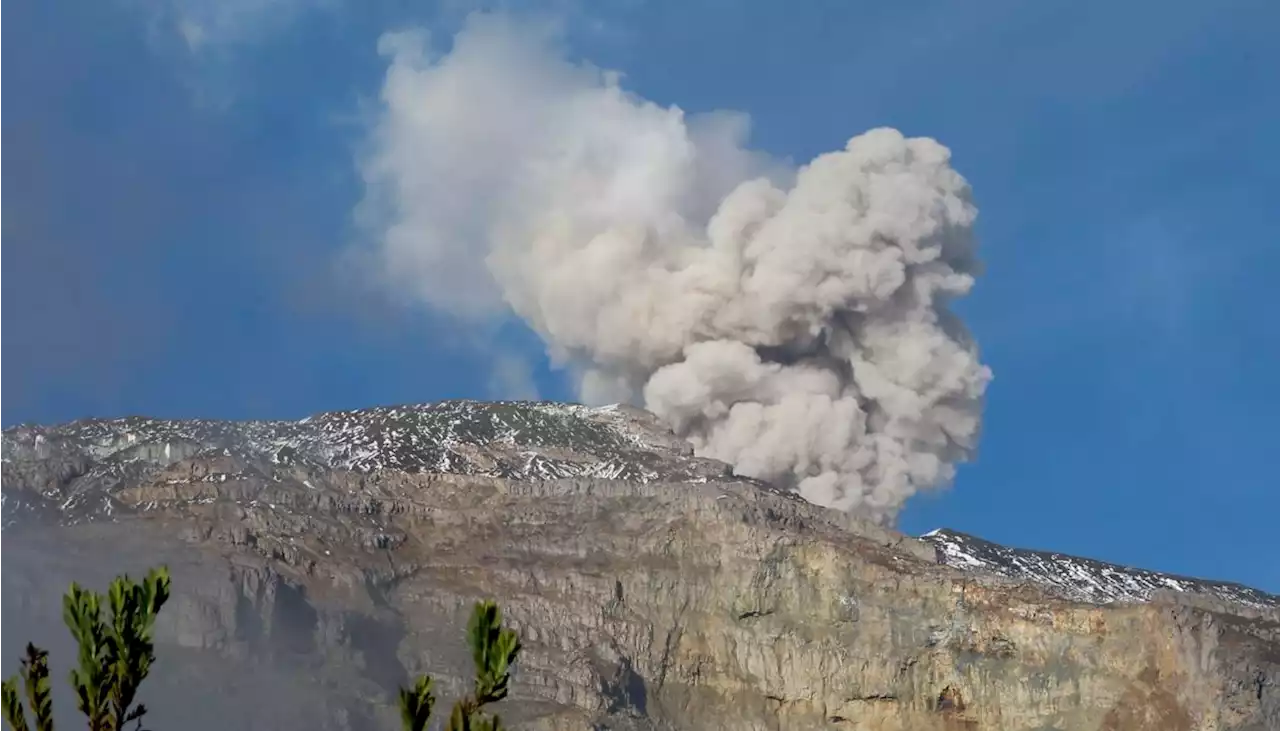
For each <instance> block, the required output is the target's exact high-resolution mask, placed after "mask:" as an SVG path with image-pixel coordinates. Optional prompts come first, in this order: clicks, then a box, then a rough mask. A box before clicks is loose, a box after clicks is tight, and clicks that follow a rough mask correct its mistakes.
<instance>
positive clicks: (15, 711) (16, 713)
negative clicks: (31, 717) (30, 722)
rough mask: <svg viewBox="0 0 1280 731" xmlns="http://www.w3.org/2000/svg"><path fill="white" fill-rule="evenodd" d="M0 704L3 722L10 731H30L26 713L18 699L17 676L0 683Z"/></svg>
mask: <svg viewBox="0 0 1280 731" xmlns="http://www.w3.org/2000/svg"><path fill="white" fill-rule="evenodd" d="M0 702H2V704H3V706H4V720H5V723H7V724H9V728H10V729H11V731H30V727H29V726H27V713H26V711H25V710H24V709H23V707H22V700H21V699H20V698H19V697H18V676H17V675H15V676H13V677H12V678H10V679H8V680H6V681H3V682H0Z"/></svg>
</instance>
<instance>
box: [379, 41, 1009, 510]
mask: <svg viewBox="0 0 1280 731" xmlns="http://www.w3.org/2000/svg"><path fill="white" fill-rule="evenodd" d="M554 41H555V38H554V37H553V36H552V35H551V34H550V33H548V32H545V31H544V30H542V29H538V28H530V27H527V26H520V25H516V24H515V23H513V22H512V21H510V20H508V19H505V18H503V17H500V16H473V17H472V18H471V19H470V20H469V21H468V22H467V23H466V25H465V27H464V28H463V30H462V31H461V32H460V33H459V34H458V35H457V37H456V38H455V40H454V44H453V47H452V48H451V50H450V51H449V52H448V53H447V54H444V55H432V54H430V53H429V52H428V49H427V48H426V45H425V40H424V38H423V37H422V36H420V35H413V34H398V35H388V36H386V37H384V39H383V42H382V46H381V47H382V51H383V52H384V53H385V54H386V55H387V56H388V57H389V58H390V68H389V70H388V72H387V76H386V81H385V85H384V87H383V89H382V97H381V100H382V103H383V105H384V108H383V110H382V113H381V117H380V119H379V121H378V123H377V125H376V128H375V129H374V130H373V132H372V136H371V138H370V140H369V145H368V148H367V150H366V154H365V155H364V157H363V160H362V163H363V174H364V177H365V181H366V184H367V193H368V195H367V199H366V201H365V202H364V206H365V207H364V209H363V213H364V215H365V217H366V218H365V220H366V221H367V222H369V223H370V224H371V225H372V226H373V229H374V230H373V233H374V234H375V236H374V237H373V238H374V241H375V245H374V247H373V248H372V250H371V251H370V252H366V253H371V254H372V258H373V260H374V261H376V262H377V263H378V264H379V266H380V268H381V271H382V272H383V273H384V274H385V278H386V281H387V282H389V283H390V284H391V285H393V286H394V287H396V288H397V290H399V291H401V292H404V293H409V294H411V295H412V296H414V297H416V298H417V299H418V300H420V301H421V302H422V303H423V304H425V305H428V306H431V307H434V308H440V309H444V310H447V311H449V312H451V313H454V314H455V315H457V316H459V317H462V318H479V319H483V318H486V317H492V316H498V315H501V314H503V313H504V312H505V311H506V310H507V309H510V310H512V311H514V312H515V313H516V314H518V315H519V316H520V317H522V318H524V320H525V321H526V322H527V323H528V324H529V325H530V327H532V328H533V329H534V330H535V331H536V332H538V333H539V334H540V335H541V336H542V338H543V339H544V341H545V342H546V344H547V347H548V351H549V352H550V353H551V355H552V357H553V358H554V359H556V360H557V361H559V362H561V363H563V364H566V365H572V366H573V367H574V368H576V369H578V372H580V373H581V374H582V377H581V379H580V391H581V396H582V398H583V399H584V400H587V401H595V402H601V401H616V400H635V399H642V401H643V404H644V405H645V406H646V407H647V408H649V409H650V410H652V411H654V412H655V413H657V414H658V415H659V416H661V417H663V418H664V419H666V420H667V421H668V422H669V423H670V424H671V425H672V427H673V428H674V429H676V430H677V431H678V432H679V433H681V434H683V435H685V436H686V437H687V438H689V439H690V440H691V441H692V442H693V444H694V445H695V447H696V448H697V449H698V451H699V452H700V453H701V454H704V455H707V456H711V457H716V458H720V459H723V460H725V461H727V462H730V463H732V464H733V465H734V466H735V467H736V469H737V470H738V471H739V472H740V473H742V474H747V475H751V476H755V477H760V478H764V479H768V480H772V481H776V482H780V483H783V484H788V485H791V486H793V487H794V488H795V489H796V490H798V491H799V492H800V493H801V494H802V495H803V496H804V497H806V498H807V499H809V500H811V501H813V502H816V503H820V504H823V505H828V506H832V507H835V508H839V509H844V510H853V511H857V512H859V513H861V514H864V515H867V516H869V517H871V518H874V519H878V520H882V521H891V520H892V519H893V517H894V516H895V515H896V514H897V512H898V510H899V509H900V508H901V506H902V504H903V502H904V501H905V500H906V499H907V498H909V497H910V496H911V495H912V494H913V493H915V492H917V491H918V490H921V489H928V488H935V487H939V486H943V485H946V484H948V483H949V482H950V480H951V478H952V477H953V474H954V468H955V467H954V466H955V464H956V463H957V462H959V461H961V460H963V459H965V458H966V457H967V456H968V455H970V454H971V453H972V451H973V449H974V447H975V443H976V440H977V436H978V431H979V425H980V415H981V405H982V396H983V392H984V390H985V388H986V385H987V383H988V381H989V380H990V376H991V374H990V371H989V370H988V369H987V368H986V367H985V366H984V365H982V364H981V363H980V362H979V359H978V355H977V350H976V347H975V345H974V344H973V343H972V342H971V341H970V339H969V338H968V337H967V335H966V334H965V332H964V330H963V328H962V327H961V326H960V325H959V323H958V322H957V321H956V320H955V319H954V318H953V317H951V316H950V315H949V313H948V312H947V310H946V306H947V303H948V301H949V300H951V299H953V298H955V297H958V296H962V295H964V294H966V293H967V292H968V291H969V289H970V288H971V287H972V285H973V282H974V275H975V273H976V270H977V263H976V260H975V258H974V241H973V238H972V235H971V226H972V224H973V221H974V218H975V216H976V209H975V208H974V206H973V204H972V202H971V200H970V195H969V188H968V185H967V184H966V182H965V181H964V179H963V178H962V177H961V176H960V175H959V174H958V173H956V172H955V171H954V170H953V169H952V168H951V167H950V165H949V157H950V153H949V151H948V150H947V149H946V148H945V147H943V146H942V145H940V144H938V143H937V142H935V141H933V140H930V139H923V138H906V137H904V136H903V135H902V134H900V133H899V132H897V131H895V130H892V129H876V130H872V131H869V132H866V133H865V134H861V135H859V136H856V137H854V138H853V139H851V140H850V141H849V143H848V144H847V145H846V147H845V149H843V150H840V151H837V152H832V153H829V154H825V155H822V156H820V157H818V158H817V159H815V160H813V161H812V162H810V163H809V164H808V165H806V166H804V167H801V168H799V169H794V168H792V167H790V166H788V165H785V164H783V163H781V162H780V161H777V160H773V159H771V158H769V157H768V156H766V155H762V154H760V153H756V152H752V151H750V150H748V149H746V147H745V146H744V144H745V141H746V137H747V132H748V120H747V118H746V117H745V116H744V115H740V114H728V113H715V114H708V115H686V114H685V113H683V112H682V111H681V110H680V109H678V108H675V107H663V106H659V105H657V104H654V103H651V102H649V101H646V100H644V99H641V98H639V97H637V96H635V95H634V94H630V93H628V92H626V91H625V90H623V88H622V87H621V85H620V78H619V76H618V75H617V74H616V73H611V72H606V71H602V70H599V69H596V68H592V67H590V66H587V65H583V64H574V63H570V62H568V61H566V60H564V58H563V56H562V55H560V54H558V53H557V50H558V49H557V48H556V46H555V43H554Z"/></svg>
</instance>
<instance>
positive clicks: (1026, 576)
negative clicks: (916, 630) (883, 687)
mask: <svg viewBox="0 0 1280 731" xmlns="http://www.w3.org/2000/svg"><path fill="white" fill-rule="evenodd" d="M920 538H921V540H925V541H928V542H930V543H932V544H933V545H934V547H935V548H936V549H937V551H938V560H939V561H940V562H941V563H944V564H946V565H948V566H951V567H954V568H958V569H964V570H968V571H979V572H986V573H993V574H997V575H1000V576H1005V577H1008V578H1010V579H1016V580H1020V581H1030V582H1033V583H1036V584H1039V585H1041V586H1044V587H1047V588H1049V589H1051V590H1053V591H1054V592H1055V593H1057V594H1060V595H1061V596H1063V597H1064V598H1066V599H1071V600H1074V601H1081V602H1088V603H1091V604H1108V603H1111V602H1147V601H1151V599H1152V598H1154V597H1155V595H1156V594H1158V593H1161V592H1174V593H1179V594H1188V595H1196V596H1199V597H1204V598H1207V599H1212V600H1216V601H1221V602H1228V603H1231V604H1235V605H1240V606H1245V607H1251V608H1254V609H1259V610H1263V611H1280V596H1276V595H1274V594H1268V593H1266V592H1264V591H1259V590H1258V589H1253V588H1250V587H1247V586H1242V585H1240V584H1232V583H1228V582H1222V581H1210V580H1206V579H1192V578H1187V577H1185V576H1174V575H1172V574H1163V573H1160V572H1157V571H1147V570H1145V569H1136V568H1130V567H1127V566H1119V565H1116V564H1110V563H1105V562H1103V561H1095V560H1093V559H1088V558H1080V557H1077V556H1068V555H1066V554H1061V553H1050V552H1048V551H1034V550H1028V549H1022V548H1010V547H1008V546H1002V545H1000V544H998V543H992V542H990V541H984V540H982V539H981V538H977V537H975V536H971V535H968V534H965V533H960V532H958V531H952V530H946V529H942V530H935V531H932V532H929V533H926V534H925V535H923V536H920Z"/></svg>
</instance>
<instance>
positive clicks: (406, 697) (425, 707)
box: [400, 675, 436, 731]
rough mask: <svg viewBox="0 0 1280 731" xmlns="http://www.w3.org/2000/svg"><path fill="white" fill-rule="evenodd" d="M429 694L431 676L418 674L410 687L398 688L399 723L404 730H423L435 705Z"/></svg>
mask: <svg viewBox="0 0 1280 731" xmlns="http://www.w3.org/2000/svg"><path fill="white" fill-rule="evenodd" d="M435 702H436V699H435V696H433V695H432V694H431V676H429V675H422V676H420V677H419V678H418V679H417V680H416V681H415V682H414V684H413V686H412V687H410V688H401V689H400V723H401V724H402V725H403V726H404V731H423V729H425V728H426V727H427V722H428V721H430V720H431V711H432V709H433V708H434V707H435Z"/></svg>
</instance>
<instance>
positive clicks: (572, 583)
mask: <svg viewBox="0 0 1280 731" xmlns="http://www.w3.org/2000/svg"><path fill="white" fill-rule="evenodd" d="M2 477H3V482H2V484H3V520H4V532H3V541H4V552H3V560H4V567H3V572H2V574H0V576H2V577H3V583H4V594H3V596H4V603H3V606H4V615H5V616H4V630H5V632H4V635H3V637H4V653H5V661H6V662H5V670H6V672H12V671H13V669H14V665H15V664H16V663H15V661H16V657H17V655H18V653H19V651H20V648H21V646H22V643H23V642H25V641H26V640H27V639H28V638H30V639H35V640H37V641H38V642H40V643H42V644H44V645H45V646H47V647H49V648H50V649H51V650H52V651H53V663H54V666H55V667H54V670H55V678H61V677H63V676H64V675H65V671H64V669H65V667H66V666H67V664H68V661H69V658H70V657H73V652H72V650H71V649H70V648H69V647H68V645H67V640H66V639H65V637H64V636H65V635H66V632H65V630H63V629H62V628H61V627H60V626H59V619H60V615H61V606H60V596H61V592H62V591H63V589H64V588H65V586H66V584H67V582H68V581H71V580H77V581H80V582H82V583H89V584H90V585H94V586H96V587H97V588H101V587H102V586H103V585H104V583H105V581H106V580H107V579H108V578H109V577H110V576H112V575H114V574H115V573H118V572H120V571H131V572H138V571H140V570H145V568H146V567H148V566H151V565H155V564H157V563H165V564H167V565H169V566H170V568H171V570H172V572H173V574H174V584H175V595H174V598H173V599H172V600H171V602H170V604H169V605H168V606H167V607H166V608H165V610H164V611H163V612H162V613H161V622H160V624H161V626H160V627H159V633H160V640H161V642H162V647H161V652H160V659H159V662H158V665H157V669H156V671H155V673H154V674H153V676H152V677H151V678H150V679H148V681H147V683H146V685H145V686H144V700H145V701H146V702H147V704H148V705H149V706H151V707H152V708H153V715H152V716H149V717H148V718H149V720H150V724H149V725H150V726H152V727H155V728H161V729H163V728H178V727H182V728H184V729H202V728H206V727H207V728H209V729H213V728H218V729H225V728H243V729H263V730H265V729H295V728H296V729H315V730H320V729H333V730H338V729H376V728H383V729H392V728H397V727H398V726H397V719H396V716H395V713H394V709H393V707H392V701H393V698H394V691H395V689H396V687H397V686H398V685H400V684H402V683H405V682H407V680H408V678H409V677H411V676H412V675H416V674H418V673H421V672H427V673H431V674H432V675H433V676H435V677H436V682H437V688H438V689H439V694H440V695H441V696H442V700H443V701H444V702H448V700H449V697H450V695H451V694H454V693H460V692H462V690H463V688H464V684H465V683H466V682H467V677H468V672H469V656H468V653H467V652H466V649H465V647H464V645H463V627H464V624H465V618H466V615H467V612H468V611H469V609H470V606H471V604H472V603H473V602H474V601H475V600H477V599H481V598H493V599H496V600H498V601H499V603H500V604H501V606H502V607H503V608H504V610H505V612H506V615H507V617H508V619H509V621H510V623H511V625H513V626H514V627H515V628H516V629H517V630H518V631H519V632H520V634H521V637H522V638H523V640H524V645H525V649H524V651H523V653H522V655H521V659H520V662H519V667H518V670H517V674H516V684H515V687H514V689H513V692H512V696H511V698H510V699H509V700H508V701H505V702H504V703H503V704H501V707H500V709H499V710H500V712H501V713H502V715H503V718H504V720H505V721H507V722H508V724H509V725H511V726H512V727H514V728H529V729H583V730H586V729H637V730H639V729H681V730H684V729H688V730H694V729H699V730H701V729H733V730H735V731H738V730H741V731H752V730H755V729H760V730H764V729H801V730H803V729H863V730H865V731H930V730H934V729H937V730H942V729H947V730H960V729H963V730H965V731H1095V730H1097V731H1193V730H1194V731H1228V730H1231V731H1264V730H1275V729H1280V597H1276V596H1273V595H1269V594H1266V593H1264V592H1261V591H1257V590H1254V589H1249V588H1247V587H1242V586H1238V585H1234V584H1225V583H1220V582H1211V581H1202V580H1196V579H1189V578H1185V577H1175V576H1168V575H1163V574H1159V573H1155V572H1150V571H1140V570H1134V569H1129V568H1125V567H1120V566H1114V565H1109V564H1104V563H1100V562H1096V561H1090V560H1087V559H1080V558H1075V557H1070V556H1063V555H1059V554H1052V553H1043V552H1036V551H1025V550H1018V549H1011V548H1007V547H1003V546H999V545H996V544H993V543H989V542H986V541H983V540H981V539H979V538H976V537H973V536H968V535H965V534H962V533H957V532H953V531H945V530H941V531H935V532H933V533H930V534H928V535H926V536H923V537H921V538H912V537H909V536H905V535H902V534H899V533H897V532H895V531H892V530H889V529H885V528H881V527H879V526H876V525H873V524H869V523H865V522H862V521H859V520H858V519H856V518H855V517H852V516H849V515H846V514H842V513H838V512H834V511H830V510H827V509H824V508H820V507H817V506H814V505H811V504H808V503H806V502H804V501H802V500H800V499H798V498H797V497H795V496H793V495H791V494H789V493H787V492H785V491H781V490H778V489H775V488H773V487H771V486H770V485H767V484H764V483H761V482H759V481H755V480H751V479H747V478H743V477H738V476H735V475H734V474H733V472H732V470H731V469H729V468H728V467H727V466H726V465H724V464H722V463H718V462H715V461H712V460H707V459H700V458H697V457H695V456H694V455H693V454H692V452H691V450H690V448H689V447H688V445H687V444H685V443H684V442H682V441H681V440H679V439H677V438H676V437H674V436H673V435H672V434H671V433H670V432H669V431H667V430H666V429H665V428H663V427H662V425H661V424H660V423H658V421H657V420H656V419H655V418H654V417H653V416H651V415H649V414H647V413H646V412H643V411H640V410H637V409H632V408H628V407H621V406H617V407H606V408H597V409H593V408H586V407H581V406H572V405H562V404H550V403H537V404H535V403H473V402H446V403H439V404H431V405H423V406H402V407H395V408H377V409H368V410H362V411H351V412H339V413H330V414H323V415H318V416H315V417H311V418H308V419H303V420H302V421H296V422H217V421H166V420H158V419H145V418H128V419H115V420H88V421H80V422H76V423H72V424H67V425H63V426H56V427H38V426H20V427H15V428H12V429H9V430H6V431H5V432H4V437H3V476H2ZM60 643H61V644H60ZM56 690H57V691H62V690H63V689H62V688H61V687H60V686H57V687H56ZM65 696H66V693H65V692H64V693H63V696H62V697H59V698H58V702H59V703H61V704H68V703H69V699H67V698H66V697H65ZM70 712H71V713H74V710H72V711H70ZM64 723H65V721H64Z"/></svg>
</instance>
